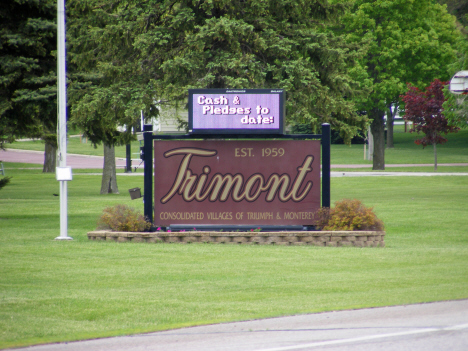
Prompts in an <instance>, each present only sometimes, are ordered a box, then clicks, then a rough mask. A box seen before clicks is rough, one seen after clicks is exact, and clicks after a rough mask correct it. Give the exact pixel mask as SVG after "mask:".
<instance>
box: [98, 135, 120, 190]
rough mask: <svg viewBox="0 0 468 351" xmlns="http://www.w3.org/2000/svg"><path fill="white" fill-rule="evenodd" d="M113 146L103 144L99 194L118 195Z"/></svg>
mask: <svg viewBox="0 0 468 351" xmlns="http://www.w3.org/2000/svg"><path fill="white" fill-rule="evenodd" d="M118 193H119V188H118V187H117V176H116V167H115V149H114V145H106V144H104V168H103V170H102V182H101V194H118Z"/></svg>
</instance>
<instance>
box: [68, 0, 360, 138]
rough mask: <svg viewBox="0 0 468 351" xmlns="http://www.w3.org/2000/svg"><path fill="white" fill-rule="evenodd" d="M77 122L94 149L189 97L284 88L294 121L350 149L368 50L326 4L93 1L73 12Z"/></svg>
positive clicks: (336, 8) (75, 5) (304, 0)
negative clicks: (356, 74) (334, 134)
mask: <svg viewBox="0 0 468 351" xmlns="http://www.w3.org/2000/svg"><path fill="white" fill-rule="evenodd" d="M68 6H69V12H70V19H69V32H68V33H69V35H70V41H69V42H70V53H71V60H72V62H73V67H74V69H75V73H76V74H75V79H74V81H73V84H72V87H73V89H72V92H71V93H70V96H71V99H72V100H73V107H72V110H71V113H72V118H73V121H75V123H76V124H78V125H80V126H81V127H83V128H85V131H86V133H87V134H88V135H89V137H90V140H91V141H93V142H98V141H105V142H118V141H119V140H121V139H122V137H123V136H122V135H121V134H118V133H117V132H116V126H117V125H118V124H121V125H122V124H126V125H127V126H128V125H132V124H133V123H134V122H135V118H138V117H139V110H140V109H143V110H145V116H149V115H150V114H157V108H156V106H155V105H164V104H176V103H183V104H185V103H186V98H187V90H188V89H189V88H282V89H285V90H286V91H287V102H286V109H287V116H288V119H289V121H300V122H301V123H307V124H309V125H311V126H312V128H313V129H314V130H316V131H317V128H318V127H319V126H320V124H321V123H323V122H329V123H331V125H332V127H333V128H334V129H336V130H338V131H340V133H341V134H342V137H343V138H345V139H346V140H349V139H350V138H351V137H352V136H353V135H355V134H356V133H357V131H358V130H359V129H363V128H364V126H365V124H366V121H367V120H366V117H365V116H360V115H358V114H356V112H355V111H356V109H355V107H354V104H353V102H352V100H351V99H350V98H351V97H352V96H355V95H359V94H360V93H362V88H361V87H360V86H359V85H358V84H357V83H356V81H355V80H354V79H352V78H351V76H350V74H349V73H348V71H349V70H356V69H358V68H359V67H358V66H357V65H356V63H357V59H358V58H359V57H361V56H362V53H361V49H362V47H361V46H360V45H358V44H351V45H350V44H349V43H348V42H347V41H346V40H345V39H344V38H343V37H342V36H340V35H337V34H335V33H333V32H332V31H329V30H327V28H328V25H330V24H333V23H336V21H337V20H338V19H339V16H340V15H341V14H343V13H344V7H343V5H341V4H338V5H330V4H328V2H326V1H314V0H301V1H300V2H299V3H298V2H297V1H291V0H280V1H274V2H273V1H259V0H254V1H241V0H235V1H230V0H229V1H228V0H216V1H199V2H193V1H189V0H180V1H175V2H174V1H169V0H165V1H156V0H150V1H147V2H132V1H128V0H127V1H122V2H117V1H110V2H102V1H100V0H91V1H88V2H86V3H84V2H82V1H77V0H72V1H70V2H69V3H68Z"/></svg>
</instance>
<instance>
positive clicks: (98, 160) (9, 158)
mask: <svg viewBox="0 0 468 351" xmlns="http://www.w3.org/2000/svg"><path fill="white" fill-rule="evenodd" d="M0 160H1V161H3V162H17V163H32V164H40V165H42V164H44V152H42V151H31V150H15V149H7V150H0ZM115 160H116V166H117V167H125V165H126V161H125V159H124V158H116V159H115ZM139 163H140V160H139V159H138V160H132V167H135V166H138V165H139ZM103 165H104V157H102V156H88V155H75V154H67V166H69V167H71V168H91V169H93V168H96V169H102V167H103Z"/></svg>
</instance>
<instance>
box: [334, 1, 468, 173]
mask: <svg viewBox="0 0 468 351" xmlns="http://www.w3.org/2000/svg"><path fill="white" fill-rule="evenodd" d="M343 23H344V29H345V31H346V32H347V33H348V40H349V41H350V42H356V43H361V42H364V43H366V45H367V48H368V50H367V54H366V56H365V58H364V59H363V60H362V62H361V65H362V67H365V68H366V71H367V74H366V75H364V76H361V77H360V80H361V81H362V83H363V84H365V85H367V86H369V87H370V88H371V89H372V92H371V94H369V96H366V97H365V98H364V99H362V100H361V101H360V108H361V109H362V110H365V111H367V112H368V115H369V118H370V119H372V124H371V130H372V133H373V135H374V157H373V162H374V165H373V166H374V169H384V168H385V159H384V154H385V137H384V128H385V124H384V120H383V118H384V115H385V111H386V109H388V106H390V105H391V104H393V103H398V102H399V96H400V95H401V94H404V93H405V91H406V83H408V82H409V83H411V84H412V85H414V86H416V87H420V88H421V87H424V86H426V85H427V84H429V83H430V82H431V81H432V80H434V79H435V78H439V79H442V80H447V79H449V73H448V65H449V64H450V63H452V62H453V61H454V60H455V57H456V56H455V53H456V51H455V44H456V41H457V39H458V38H459V36H460V33H459V31H458V30H457V28H456V26H455V21H454V18H453V17H452V16H451V15H449V14H448V13H447V10H446V8H445V6H442V5H440V4H437V3H435V2H434V1H431V0H418V1H414V0H395V1H388V0H356V1H353V2H352V9H351V11H350V12H349V13H348V15H347V16H346V17H345V18H344V20H343Z"/></svg>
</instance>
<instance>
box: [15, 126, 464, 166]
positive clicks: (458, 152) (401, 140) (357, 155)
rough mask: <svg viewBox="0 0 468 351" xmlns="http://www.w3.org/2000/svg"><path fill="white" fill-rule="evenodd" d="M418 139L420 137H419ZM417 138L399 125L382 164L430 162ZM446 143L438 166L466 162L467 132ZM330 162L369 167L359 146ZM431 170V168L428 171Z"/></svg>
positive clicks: (83, 147)
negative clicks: (415, 141)
mask: <svg viewBox="0 0 468 351" xmlns="http://www.w3.org/2000/svg"><path fill="white" fill-rule="evenodd" d="M419 137H420V136H419ZM417 138H418V136H417V134H414V133H404V130H403V126H400V125H397V126H395V135H394V145H395V148H393V149H386V150H385V163H386V164H405V163H415V164H421V163H429V164H433V163H434V152H433V149H432V147H426V148H424V149H423V147H422V146H420V145H416V144H415V143H414V140H416V139H417ZM447 138H448V139H449V141H448V142H447V143H446V144H443V145H437V153H438V163H468V151H467V150H468V129H465V130H462V131H460V132H458V133H453V134H449V135H448V136H447ZM7 147H9V148H12V149H13V148H18V149H30V150H40V151H43V150H44V144H43V142H41V141H19V142H15V143H13V144H10V145H7ZM139 147H140V143H139V142H138V141H134V142H132V145H131V152H132V158H139ZM67 152H68V153H71V154H84V155H102V154H103V147H102V145H101V146H98V147H97V148H94V147H93V146H92V145H91V144H90V143H89V142H88V143H83V140H82V139H81V138H80V137H79V136H74V137H70V138H68V146H67ZM115 154H116V157H122V158H124V157H125V146H118V147H116V152H115ZM331 163H332V164H335V165H340V164H365V165H372V162H371V161H365V160H364V146H363V145H351V146H348V145H332V148H331ZM432 170H433V168H432Z"/></svg>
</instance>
